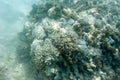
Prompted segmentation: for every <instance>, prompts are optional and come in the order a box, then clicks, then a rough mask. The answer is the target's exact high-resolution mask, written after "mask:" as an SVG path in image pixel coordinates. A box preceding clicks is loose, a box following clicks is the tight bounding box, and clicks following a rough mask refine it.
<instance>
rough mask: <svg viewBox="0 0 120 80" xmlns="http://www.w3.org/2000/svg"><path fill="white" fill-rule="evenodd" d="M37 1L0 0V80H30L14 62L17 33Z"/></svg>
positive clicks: (18, 64) (19, 65) (20, 66)
mask: <svg viewBox="0 0 120 80" xmlns="http://www.w3.org/2000/svg"><path fill="white" fill-rule="evenodd" d="M36 1H38V0H0V80H30V79H32V78H30V77H28V78H26V77H25V74H24V68H23V66H22V64H20V63H19V62H17V60H16V46H17V40H18V39H17V33H18V32H20V31H21V29H22V28H23V24H24V21H25V16H26V15H27V14H28V13H29V11H30V10H31V5H32V4H33V3H35V2H36ZM32 80H33V79H32Z"/></svg>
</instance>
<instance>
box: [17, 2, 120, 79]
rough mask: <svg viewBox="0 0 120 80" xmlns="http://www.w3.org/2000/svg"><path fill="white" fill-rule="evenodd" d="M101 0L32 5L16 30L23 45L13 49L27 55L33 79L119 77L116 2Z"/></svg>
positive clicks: (119, 50)
mask: <svg viewBox="0 0 120 80" xmlns="http://www.w3.org/2000/svg"><path fill="white" fill-rule="evenodd" d="M115 1H117V0H115ZM105 2H107V0H105V1H103V0H102V1H95V0H92V1H87V0H75V1H72V0H69V1H68V2H67V1H66V0H63V2H62V1H59V0H58V1H56V0H52V1H46V2H45V3H43V4H37V5H36V4H35V5H33V9H32V10H31V12H30V15H29V16H28V22H26V24H25V28H24V29H23V32H21V33H19V38H20V40H21V42H22V43H24V46H21V47H18V52H19V53H20V52H22V53H23V54H20V55H21V56H23V58H26V56H29V60H30V61H31V62H32V63H31V64H32V65H33V66H35V71H36V74H35V75H36V76H37V77H36V80H38V79H40V80H119V79H120V76H119V73H120V32H119V29H120V28H118V27H119V22H118V21H117V20H118V18H119V17H120V16H119V15H120V14H119V12H117V11H119V9H118V6H119V5H118V4H116V5H115V3H112V1H111V0H110V1H108V2H107V3H105ZM69 3H71V4H69ZM65 4H66V5H65ZM80 4H81V5H80ZM108 4H109V7H107V5H108ZM112 5H114V6H115V7H116V9H115V8H113V9H111V7H112ZM103 9H105V10H103ZM110 10H113V11H115V12H110ZM114 14H115V15H114ZM111 15H112V16H118V18H116V20H114V18H112V16H111ZM109 18H111V19H110V20H113V23H110V20H109ZM23 58H21V59H23Z"/></svg>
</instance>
